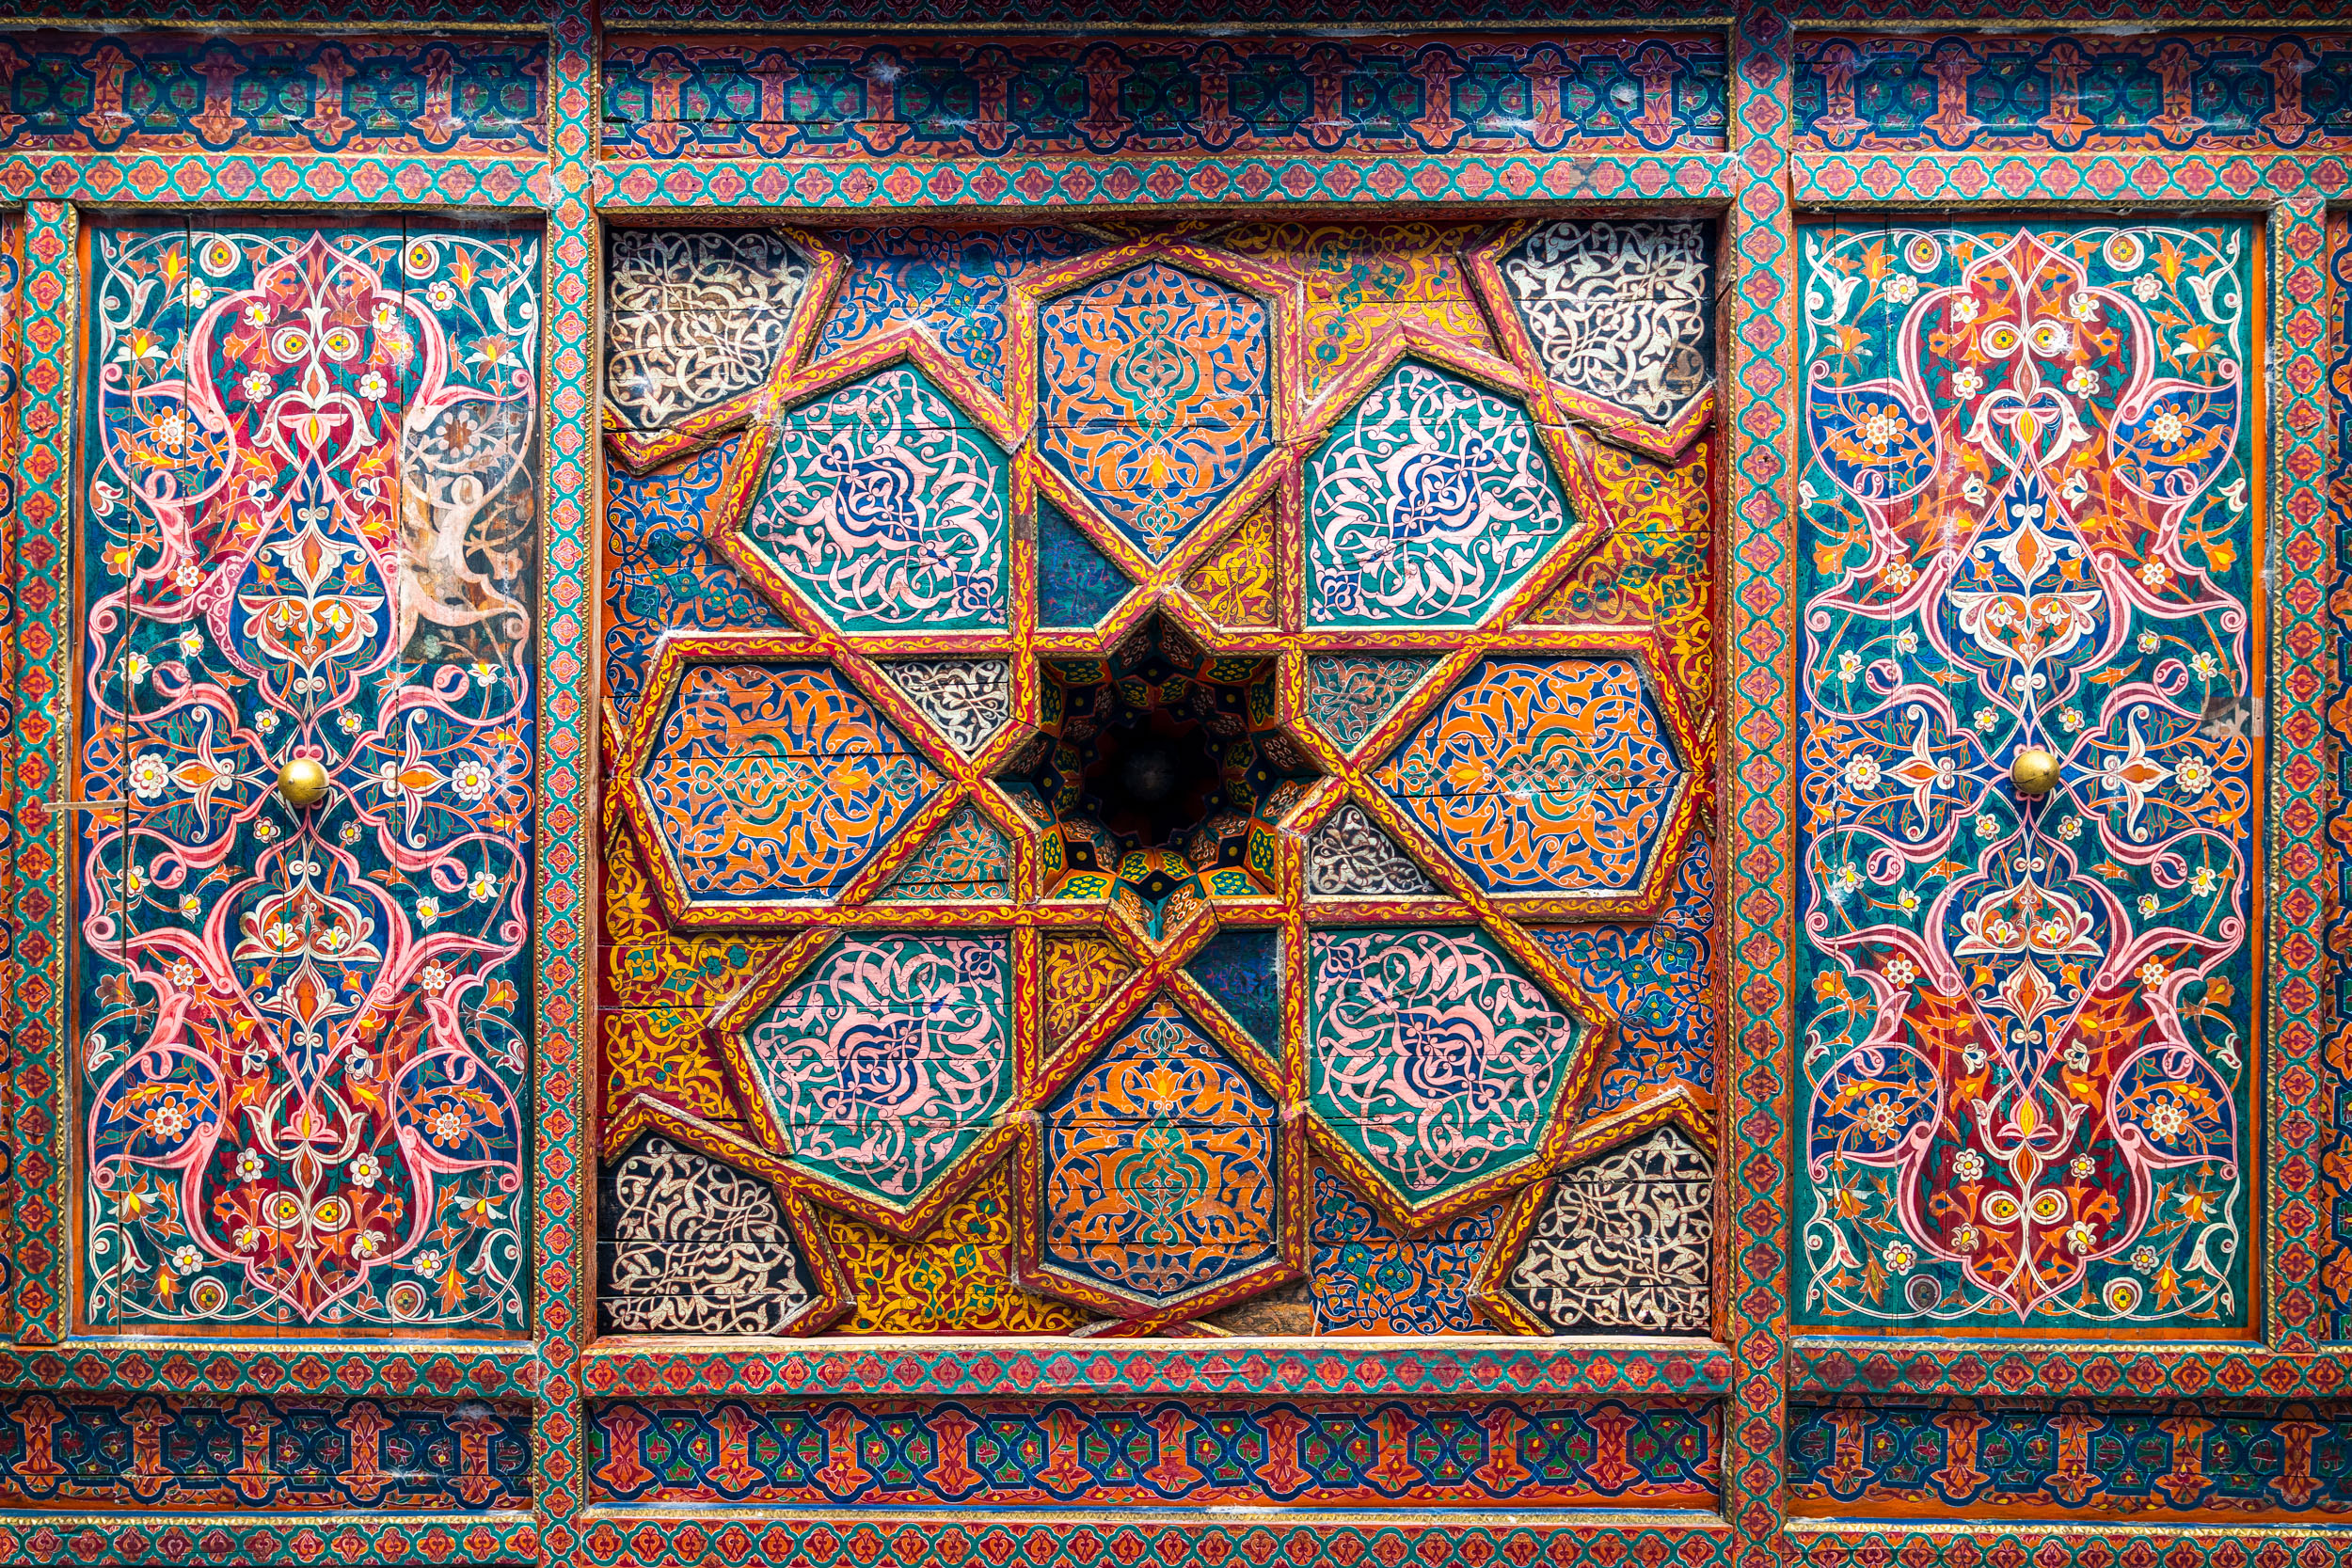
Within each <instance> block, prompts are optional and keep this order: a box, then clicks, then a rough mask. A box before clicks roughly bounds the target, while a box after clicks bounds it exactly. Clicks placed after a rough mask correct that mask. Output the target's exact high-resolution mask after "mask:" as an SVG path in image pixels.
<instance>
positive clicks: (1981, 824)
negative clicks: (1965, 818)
mask: <svg viewBox="0 0 2352 1568" xmlns="http://www.w3.org/2000/svg"><path fill="white" fill-rule="evenodd" d="M2000 831H2001V819H2000V818H1999V817H1997V816H1994V815H1993V814H1992V813H1991V812H1986V813H1985V814H1984V815H1983V816H1979V817H1978V818H1977V832H1980V833H1982V834H1983V835H1984V836H1985V837H1987V838H1992V837H1994V835H1996V834H1997V833H1999V832H2000Z"/></svg>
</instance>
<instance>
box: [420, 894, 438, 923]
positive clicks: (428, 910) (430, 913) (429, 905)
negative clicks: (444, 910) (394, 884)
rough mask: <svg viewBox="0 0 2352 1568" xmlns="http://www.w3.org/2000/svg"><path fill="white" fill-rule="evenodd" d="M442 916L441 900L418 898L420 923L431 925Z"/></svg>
mask: <svg viewBox="0 0 2352 1568" xmlns="http://www.w3.org/2000/svg"><path fill="white" fill-rule="evenodd" d="M440 918H441V901H440V900H439V899H437V898H420V899H418V900H417V920H418V923H419V924H420V925H424V926H430V925H432V924H433V923H434V922H435V921H437V920H438V919H440Z"/></svg>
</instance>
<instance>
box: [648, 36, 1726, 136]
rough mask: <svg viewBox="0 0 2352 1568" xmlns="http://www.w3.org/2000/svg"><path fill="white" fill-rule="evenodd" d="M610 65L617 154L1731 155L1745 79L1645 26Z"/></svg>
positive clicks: (719, 47)
mask: <svg viewBox="0 0 2352 1568" xmlns="http://www.w3.org/2000/svg"><path fill="white" fill-rule="evenodd" d="M603 63H604V72H605V87H604V104H603V107H604V132H605V136H604V140H605V146H606V153H607V156H625V157H631V158H651V159H663V160H666V159H672V158H676V157H679V156H681V155H684V156H689V157H701V158H743V157H757V156H766V157H771V158H777V157H783V158H787V159H791V158H794V157H795V156H796V154H797V156H800V157H808V156H818V157H821V156H824V155H826V154H828V153H830V154H832V155H833V156H835V157H839V156H843V155H847V156H850V157H859V156H878V155H887V154H891V153H896V152H906V153H916V152H920V153H924V154H927V155H929V156H931V157H941V158H980V157H987V158H1001V157H1006V156H1012V157H1048V158H1053V157H1063V158H1082V159H1086V160H1089V161H1092V160H1097V159H1101V158H1105V157H1115V156H1116V157H1135V156H1138V155H1149V154H1151V153H1152V152H1154V151H1158V150H1172V149H1173V150H1181V149H1189V148H1193V147H1200V148H1206V149H1209V150H1213V151H1216V152H1227V151H1232V152H1246V153H1252V154H1257V155H1260V156H1271V157H1286V156H1306V157H1325V158H1328V157H1333V156H1340V155H1346V156H1353V157H1358V158H1361V157H1366V156H1370V155H1374V154H1389V155H1401V156H1405V157H1414V156H1422V155H1434V154H1443V153H1461V152H1472V151H1476V152H1487V153H1493V152H1512V151H1523V150H1524V151H1543V152H1555V151H1559V150H1562V149H1564V148H1567V147H1575V148H1578V149H1581V150H1585V151H1588V152H1642V151H1669V150H1692V151H1720V150H1722V149H1723V147H1724V122H1725V110H1724V98H1725V96H1726V90H1725V89H1726V87H1727V83H1726V81H1725V78H1724V51H1723V41H1722V40H1721V39H1720V38H1717V37H1708V36H1707V35H1704V34H1698V35H1689V34H1686V35H1680V36H1672V35H1658V34H1643V33H1639V32H1631V31H1629V32H1620V33H1610V34H1596V33H1584V34H1560V35H1549V34H1538V35H1518V36H1513V35H1507V34H1506V35H1479V34H1462V33H1452V34H1434V33H1427V34H1420V35H1412V34H1406V35H1399V36H1392V37H1385V38H1315V37H1312V36H1306V37H1286V36H1283V35H1281V34H1279V33H1277V34H1268V33H1259V34H1255V35H1250V36H1231V35H1221V36H1218V37H1216V38H1211V39H1186V38H1168V37H1152V36H1150V35H1134V34H1129V35H1122V36H1119V37H1105V36H1100V35H1098V36H1095V37H1091V38H1089V37H1086V36H1083V35H1081V36H1078V37H1057V38H1043V39H1025V38H994V39H987V40H977V41H976V40H972V39H970V38H968V37H961V36H955V35H945V34H928V35H913V36H909V35H905V34H898V35H886V36H878V37H868V38H855V37H850V38H825V39H783V40H756V41H751V42H745V43H741V44H734V43H712V42H700V43H698V42H694V41H691V40H640V39H634V38H632V39H628V40H622V41H618V42H615V43H612V44H611V45H609V46H608V47H607V48H606V50H605V55H604V62H603ZM1457 84H1467V85H1466V86H1465V87H1459V88H1457ZM1302 88H1303V91H1302V90H1301V89H1302ZM1073 89H1075V90H1074V91H1073ZM1078 93H1083V101H1084V106H1085V112H1084V113H1083V114H1079V113H1076V112H1074V111H1075V109H1076V107H1077V103H1076V97H1077V94H1078ZM1457 111H1467V114H1468V117H1469V118H1465V116H1464V114H1463V113H1460V112H1457ZM1408 117H1409V118H1408ZM1571 117H1574V118H1571Z"/></svg>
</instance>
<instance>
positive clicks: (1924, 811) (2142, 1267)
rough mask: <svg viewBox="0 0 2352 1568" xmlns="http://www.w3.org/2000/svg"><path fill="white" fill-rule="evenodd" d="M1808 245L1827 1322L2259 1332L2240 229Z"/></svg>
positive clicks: (1812, 1121) (1808, 1267) (1817, 1279)
mask: <svg viewBox="0 0 2352 1568" xmlns="http://www.w3.org/2000/svg"><path fill="white" fill-rule="evenodd" d="M1806 243H1807V256H1808V265H1809V267H1810V268H1811V278H1810V281H1809V283H1808V285H1807V338H1806V358H1805V363H1806V410H1805V412H1806V418H1805V453H1806V460H1807V461H1806V468H1805V477H1804V493H1805V495H1806V497H1807V505H1808V514H1807V520H1808V526H1809V531H1810V533H1811V537H1812V546H1813V549H1812V555H1813V566H1814V573H1813V577H1812V578H1811V580H1810V583H1809V587H1808V598H1807V608H1806V611H1805V632H1806V641H1805V649H1804V672H1805V682H1806V692H1807V714H1806V724H1805V730H1804V752H1803V757H1804V782H1803V788H1804V801H1805V808H1806V809H1805V816H1806V818H1807V820H1808V822H1809V823H1810V824H1811V831H1810V832H1809V833H1808V835H1807V841H1806V844H1805V847H1804V885H1805V914H1804V918H1805V926H1806V930H1807V932H1808V934H1809V938H1810V942H1809V943H1808V951H1809V952H1810V953H1811V954H1812V955H1813V958H1812V959H1811V967H1812V972H1813V974H1812V985H1811V990H1810V994H1811V998H1812V1006H1811V1008H1810V1012H1809V1015H1808V1018H1807V1021H1806V1034H1805V1037H1804V1068H1805V1078H1806V1084H1807V1094H1808V1097H1809V1098H1808V1100H1807V1101H1806V1108H1805V1112H1804V1136H1805V1169H1806V1172H1807V1175H1808V1176H1809V1178H1810V1184H1809V1187H1808V1188H1807V1189H1806V1191H1805V1192H1804V1197H1803V1203H1804V1209H1803V1211H1802V1213H1803V1219H1804V1233H1803V1234H1804V1241H1803V1247H1802V1251H1801V1263H1800V1267H1801V1273H1802V1276H1803V1279H1804V1285H1803V1295H1802V1297H1801V1301H1802V1303H1803V1306H1804V1310H1805V1311H1806V1313H1807V1314H1808V1316H1810V1317H1811V1318H1813V1319H1814V1320H1815V1321H1821V1322H1840V1323H1843V1322H1868V1323H1916V1324H1924V1323H1949V1324H1955V1325H1959V1324H1967V1325H1977V1324H1993V1323H2021V1322H2026V1321H2033V1320H2039V1321H2041V1322H2043V1323H2050V1324H2052V1325H2057V1324H2090V1323H2106V1324H2118V1325H2122V1324H2157V1323H2162V1324H2168V1325H2169V1324H2180V1325H2184V1326H2186V1325H2195V1324H2209V1325H2213V1326H2217V1327H2218V1326H2226V1325H2229V1324H2233V1323H2242V1322H2244V1321H2245V1314H2246V1312H2247V1310H2248V1307H2249V1300H2248V1295H2247V1288H2246V1283H2245V1280H2246V1258H2245V1250H2246V1248H2245V1243H2244V1231H2245V1224H2246V1208H2247V1184H2246V1180H2245V1177H2246V1171H2245V1162H2246V1159H2247V1155H2248V1153H2249V1150H2248V1149H2247V1148H2246V1147H2245V1146H2244V1142H2243V1140H2244V1138H2245V1136H2246V1129H2247V1125H2248V1123H2247V1117H2248V1094H2249V1087H2250V1074H2249V1069H2248V1062H2247V1055H2248V1052H2249V1047H2250V1042H2251V1039H2252V1033H2251V1027H2250V1021H2249V1015H2248V999H2249V992H2250V963H2249V958H2250V920H2251V913H2252V911H2251V903H2250V895H2251V886H2250V882H2249V863H2250V860H2251V854H2252V847H2253V838H2252V833H2253V823H2254V816H2253V812H2254V805H2253V801H2252V799H2251V784H2252V777H2253V774H2252V768H2253V752H2252V743H2251V739H2250V736H2249V705H2250V703H2251V701H2252V697H2251V693H2252V692H2253V691H2254V690H2255V689H2256V687H2255V679H2254V673H2253V671H2252V670H2251V668H2250V667H2249V629H2250V624H2251V616H2250V614H2249V595H2250V592H2251V587H2250V583H2249V557H2250V556H2251V554H2252V549H2251V546H2250V541H2251V539H2252V537H2253V516H2252V514H2251V511H2250V502H2249V499H2248V490H2249V484H2250V483H2251V479H2252V475H2251V473H2250V471H2249V467H2248V463H2249V421H2248V419H2247V406H2246V405H2247V399H2248V396H2249V392H2248V388H2247V386H2246V380H2247V371H2246V366H2247V364H2248V355H2249V341H2248V322H2249V309H2250V298H2249V296H2250V293H2251V281H2250V277H2249V260H2250V251H2251V246H2250V243H2249V233H2248V231H2247V230H2243V229H2240V228H2234V227H2220V228H2212V229H2196V230H2192V229H2185V228H2172V227H2165V226H2158V225H2152V226H2148V227H2143V228H2084V229H2057V230H2003V229H1994V230H1893V231H1884V230H1881V231H1866V232H1853V231H1848V230H1819V231H1816V232H1814V233H1813V234H1811V235H1810V236H1809V237H1808V239H1807V242H1806ZM2026 747H2040V748H2042V749H2045V750H2047V751H2049V752H2053V753H2055V754H2056V755H2057V756H2058V759H2059V780H2058V786H2057V787H2056V789H2054V790H2053V791H2052V792H2051V793H2050V794H2048V795H2047V796H2045V797H2043V798H2042V799H2040V800H2033V799H2031V798H2028V797H2022V796H2020V795H2018V794H2016V793H2014V792H2013V791H2012V790H2011V788H2010V784H2009V782H2008V774H2009V768H2010V759H2011V758H2012V757H2013V756H2014V755H2015V754H2016V753H2017V752H2019V751H2020V750H2022V749H2024V748H2026Z"/></svg>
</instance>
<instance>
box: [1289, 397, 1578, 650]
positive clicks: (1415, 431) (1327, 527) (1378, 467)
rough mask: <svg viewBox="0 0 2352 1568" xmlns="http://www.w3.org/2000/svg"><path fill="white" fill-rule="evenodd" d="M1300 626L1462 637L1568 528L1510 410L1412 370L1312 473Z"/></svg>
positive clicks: (1353, 413)
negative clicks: (1436, 629) (1446, 632)
mask: <svg viewBox="0 0 2352 1568" xmlns="http://www.w3.org/2000/svg"><path fill="white" fill-rule="evenodd" d="M1306 484H1307V618H1308V620H1309V621H1311V623H1313V624H1314V625H1316V626H1391V627H1408V626H1476V625H1477V624H1478V623H1479V622H1480V621H1482V620H1484V619H1485V618H1486V615H1487V614H1488V613H1489V612H1491V611H1492V610H1494V609H1495V608H1496V607H1497V606H1498V605H1500V604H1501V603H1502V601H1503V600H1504V599H1505V598H1507V597H1508V596H1509V595H1510V593H1511V590H1512V589H1514V588H1517V587H1518V585H1519V583H1520V581H1521V580H1522V579H1523V578H1526V576H1527V574H1528V573H1529V572H1530V571H1531V570H1533V569H1534V566H1535V564H1536V562H1540V561H1541V560H1542V559H1543V558H1544V556H1545V555H1546V554H1548V553H1549V551H1550V549H1551V548H1552V546H1555V545H1557V544H1558V543H1559V542H1560V541H1561V540H1562V539H1563V538H1565V536H1566V535H1567V533H1568V531H1569V530H1570V529H1571V528H1573V527H1574V526H1575V522H1576V517H1575V514H1574V513H1572V512H1571V511H1570V510H1569V509H1568V503H1567V499H1566V497H1565V496H1564V495H1563V494H1562V493H1561V489H1560V483H1559V479H1558V476H1557V475H1555V474H1554V473H1553V472H1552V467H1551V459H1550V458H1549V456H1548V455H1547V454H1546V452H1545V451H1544V445H1543V441H1542V439H1541V438H1540V437H1539V436H1538V435H1537V434H1536V429H1535V421H1534V420H1533V419H1531V418H1530V417H1529V416H1528V412H1527V409H1526V408H1525V406H1524V405H1522V404H1520V403H1519V401H1518V399H1517V398H1509V397H1504V396H1502V394H1500V393H1497V392H1491V391H1488V390H1487V389H1486V388H1484V387H1481V386H1478V385H1476V384H1475V383H1472V382H1470V381H1467V380H1464V379H1463V378H1462V377H1460V376H1458V375H1454V374H1453V373H1452V372H1447V371H1441V370H1438V369H1437V368H1435V367H1434V366H1430V365H1424V364H1422V363H1421V362H1420V361H1418V360H1409V359H1408V360H1406V362H1405V363H1403V364H1401V365H1399V366H1397V367H1396V369H1395V370H1393V371H1391V372H1389V376H1388V379H1386V380H1384V381H1383V382H1381V383H1380V385H1379V386H1377V387H1375V388H1373V390H1372V392H1371V394H1370V395H1369V396H1367V397H1366V398H1365V399H1364V400H1363V401H1362V402H1361V403H1359V404H1357V405H1356V406H1355V407H1353V408H1351V409H1349V410H1348V411H1347V412H1346V413H1345V414H1344V415H1343V416H1342V417H1341V419H1340V421H1339V423H1338V424H1336V425H1334V426H1333V427H1332V430H1331V434H1330V435H1329V436H1327V437H1326V438H1325V440H1324V443H1323V445H1322V446H1321V447H1320V448H1319V449H1317V451H1316V452H1315V454H1314V456H1313V457H1312V458H1311V459H1310V460H1309V462H1308V464H1307V479H1306Z"/></svg>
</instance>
